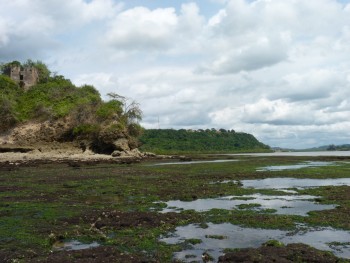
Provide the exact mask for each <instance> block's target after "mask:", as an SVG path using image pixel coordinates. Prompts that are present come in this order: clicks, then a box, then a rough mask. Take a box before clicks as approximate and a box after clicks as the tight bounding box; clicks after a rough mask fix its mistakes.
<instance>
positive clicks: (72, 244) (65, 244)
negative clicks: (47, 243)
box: [53, 240, 100, 251]
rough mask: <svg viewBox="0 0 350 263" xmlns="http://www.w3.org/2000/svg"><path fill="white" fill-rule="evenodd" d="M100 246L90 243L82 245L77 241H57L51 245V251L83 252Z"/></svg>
mask: <svg viewBox="0 0 350 263" xmlns="http://www.w3.org/2000/svg"><path fill="white" fill-rule="evenodd" d="M99 246H100V244H98V243H97V242H92V243H90V244H83V243H81V242H79V241H77V240H70V241H57V242H55V243H54V244H53V250H56V251H57V250H83V249H89V248H94V247H99Z"/></svg>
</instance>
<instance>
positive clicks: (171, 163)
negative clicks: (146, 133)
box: [151, 159, 238, 166]
mask: <svg viewBox="0 0 350 263" xmlns="http://www.w3.org/2000/svg"><path fill="white" fill-rule="evenodd" d="M237 161H238V160H234V159H233V160H204V161H186V162H180V161H179V162H166V163H155V164H152V165H151V166H161V165H174V164H176V165H183V164H197V163H226V162H237Z"/></svg>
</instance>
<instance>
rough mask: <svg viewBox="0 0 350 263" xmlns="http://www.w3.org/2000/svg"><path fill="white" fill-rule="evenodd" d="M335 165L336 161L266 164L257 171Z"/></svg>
mask: <svg viewBox="0 0 350 263" xmlns="http://www.w3.org/2000/svg"><path fill="white" fill-rule="evenodd" d="M331 165H335V163H334V162H311V161H309V162H304V163H300V164H293V165H275V166H266V167H262V168H259V169H257V171H260V172H262V171H283V170H296V169H302V168H308V167H320V166H331Z"/></svg>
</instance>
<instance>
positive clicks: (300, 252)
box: [219, 244, 350, 263]
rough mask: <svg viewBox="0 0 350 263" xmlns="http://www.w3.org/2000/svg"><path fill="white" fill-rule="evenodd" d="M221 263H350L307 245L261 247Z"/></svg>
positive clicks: (230, 256)
mask: <svg viewBox="0 0 350 263" xmlns="http://www.w3.org/2000/svg"><path fill="white" fill-rule="evenodd" d="M219 262H246V263H248V262H261V263H270V262H279V263H289V262H314V263H336V262H350V261H348V260H344V259H339V258H337V257H335V256H334V255H332V254H331V253H329V252H325V251H320V250H317V249H315V248H312V247H310V246H308V245H305V244H289V245H287V246H283V247H274V246H261V247H259V248H244V249H240V250H238V251H236V252H231V253H227V254H226V255H224V256H221V257H220V258H219Z"/></svg>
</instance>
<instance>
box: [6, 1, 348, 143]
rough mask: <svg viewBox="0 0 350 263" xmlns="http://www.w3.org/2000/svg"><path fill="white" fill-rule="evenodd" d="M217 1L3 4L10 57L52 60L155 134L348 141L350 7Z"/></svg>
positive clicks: (337, 3)
mask: <svg viewBox="0 0 350 263" xmlns="http://www.w3.org/2000/svg"><path fill="white" fill-rule="evenodd" d="M209 2H210V3H209ZM209 2H208V1H194V2H193V3H191V2H188V1H184V0H183V1H180V3H178V2H177V3H176V5H175V4H172V3H171V1H166V2H162V5H159V6H157V4H156V3H152V4H151V5H150V4H149V5H147V3H148V1H142V3H144V4H143V5H138V4H135V3H133V4H131V3H130V2H128V1H124V3H122V2H121V1H116V0H72V1H68V2H64V3H62V1H58V0H50V1H40V0H32V1H29V0H13V1H5V2H4V3H2V6H1V9H0V60H1V61H0V62H6V61H8V60H14V59H19V60H23V59H26V58H32V59H41V60H43V61H44V62H48V61H49V62H50V63H51V64H52V65H53V66H54V71H58V73H59V74H64V75H65V76H66V77H68V78H71V79H72V80H73V82H74V83H76V84H78V85H82V84H85V83H86V84H93V85H94V86H95V87H96V88H98V89H99V91H100V93H101V95H103V96H105V95H106V94H107V93H108V92H116V93H118V94H121V95H124V96H127V97H130V98H133V99H135V100H137V101H138V102H139V103H140V104H141V107H142V109H143V112H144V119H143V123H142V124H143V125H144V126H145V127H147V128H150V127H154V128H156V127H161V128H212V127H216V128H221V127H222V128H226V129H234V130H237V131H245V132H250V133H253V134H254V135H255V136H257V137H258V138H259V139H260V140H262V141H263V142H265V143H267V144H271V145H276V146H286V147H288V146H293V147H294V146H296V147H297V146H298V147H299V148H301V147H303V146H305V147H307V146H315V145H321V144H330V143H341V142H342V143H348V141H349V140H350V137H349V135H348V130H349V128H350V123H349V121H348V116H350V100H349V99H348V98H349V97H350V55H349V54H350V45H349V43H350V4H344V1H338V0H308V1H304V0H293V1H285V0H255V1H253V0H209ZM208 3H209V4H210V7H211V8H213V7H215V8H217V9H216V10H212V9H211V10H210V12H208V6H207V4H208ZM208 14H210V15H208ZM49 66H51V65H49ZM105 98H106V97H105Z"/></svg>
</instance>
